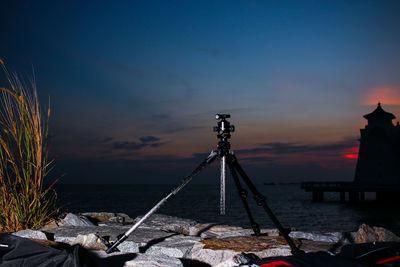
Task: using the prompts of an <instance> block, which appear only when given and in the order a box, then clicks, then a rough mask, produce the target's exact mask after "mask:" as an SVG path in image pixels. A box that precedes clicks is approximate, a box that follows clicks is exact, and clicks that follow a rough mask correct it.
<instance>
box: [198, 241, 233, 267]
mask: <svg viewBox="0 0 400 267" xmlns="http://www.w3.org/2000/svg"><path fill="white" fill-rule="evenodd" d="M190 254H191V255H190V258H191V259H192V260H197V261H200V262H204V263H207V264H209V265H211V266H221V267H222V266H235V265H236V263H235V261H234V257H235V256H236V255H237V254H239V253H238V252H235V251H233V250H212V249H205V248H204V244H202V243H196V244H195V245H194V246H193V248H192V250H191V252H190Z"/></svg>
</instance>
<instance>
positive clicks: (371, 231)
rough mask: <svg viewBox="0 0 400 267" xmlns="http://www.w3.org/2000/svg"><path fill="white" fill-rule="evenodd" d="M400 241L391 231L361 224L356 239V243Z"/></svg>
mask: <svg viewBox="0 0 400 267" xmlns="http://www.w3.org/2000/svg"><path fill="white" fill-rule="evenodd" d="M389 241H397V242H399V241H400V238H399V237H398V236H397V235H395V234H394V233H392V232H391V231H389V230H387V229H385V228H382V227H375V226H374V227H370V226H368V225H366V224H361V225H360V227H359V228H358V231H357V233H356V235H355V237H354V242H355V243H370V242H389Z"/></svg>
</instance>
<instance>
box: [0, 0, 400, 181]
mask: <svg viewBox="0 0 400 267" xmlns="http://www.w3.org/2000/svg"><path fill="white" fill-rule="evenodd" d="M399 12H400V2H398V1H108V2H106V1H95V2H94V1H93V2H90V1H2V2H1V3H0V33H1V41H0V58H2V59H3V60H4V61H5V62H6V65H7V66H8V68H9V69H11V70H13V71H16V72H18V73H19V74H20V75H21V76H23V77H27V76H29V75H31V73H32V66H33V67H34V69H35V75H36V80H37V86H38V91H39V94H40V96H41V100H42V103H43V104H46V103H47V99H48V97H50V99H51V108H52V119H51V133H52V137H53V138H52V144H51V151H52V154H53V156H54V157H55V158H56V168H55V171H56V172H57V173H65V174H66V175H65V176H63V178H62V179H61V181H62V182H66V183H74V182H85V183H94V182H98V183H110V182H112V183H157V182H162V183H176V182H177V181H179V180H180V179H181V178H183V177H184V176H185V175H186V174H188V172H189V171H190V170H191V169H192V168H194V167H195V166H196V165H197V163H198V162H199V161H201V160H202V158H203V157H204V156H205V155H206V154H207V153H209V151H210V150H211V149H213V148H214V147H215V145H216V143H217V139H216V137H215V134H214V133H213V132H212V126H214V125H215V124H216V121H215V120H214V114H215V113H218V112H227V113H231V115H232V119H231V121H232V123H233V124H235V125H236V128H237V131H236V132H235V133H234V134H233V137H232V148H233V149H234V150H235V151H236V153H237V155H238V157H239V159H241V162H242V165H243V166H244V167H245V169H246V170H247V171H248V173H249V174H250V175H251V176H252V179H254V180H255V181H257V182H262V181H275V182H276V181H285V182H286V181H299V180H351V179H352V178H353V175H354V168H355V163H356V160H355V159H348V158H346V157H345V155H346V154H351V153H356V148H355V147H357V146H358V141H357V138H358V137H359V129H360V128H361V127H364V125H365V120H364V119H363V118H362V115H364V114H366V113H369V112H371V111H372V110H373V109H374V108H375V106H376V104H377V102H378V101H381V102H382V104H383V107H384V109H386V110H387V111H389V112H393V113H394V114H395V115H398V114H400V108H399V105H400V75H399V74H400V61H399V58H400V49H399V47H400V32H399V31H400V30H399V29H400V16H398V14H399ZM218 172H219V170H218V168H217V167H214V168H211V169H210V170H208V171H207V172H206V174H204V175H202V176H201V177H199V178H198V180H200V182H214V180H215V181H217V180H218ZM54 175H56V174H54Z"/></svg>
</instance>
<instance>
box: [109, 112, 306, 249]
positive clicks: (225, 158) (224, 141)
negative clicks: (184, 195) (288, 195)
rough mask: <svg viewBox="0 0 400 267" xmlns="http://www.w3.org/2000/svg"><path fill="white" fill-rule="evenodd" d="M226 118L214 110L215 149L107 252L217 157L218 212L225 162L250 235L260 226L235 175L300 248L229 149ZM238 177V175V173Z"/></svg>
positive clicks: (292, 246)
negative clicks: (249, 229)
mask: <svg viewBox="0 0 400 267" xmlns="http://www.w3.org/2000/svg"><path fill="white" fill-rule="evenodd" d="M227 118H230V115H229V114H217V115H216V119H217V120H218V126H216V127H214V131H215V132H218V134H217V138H219V139H220V140H219V142H218V145H217V151H211V153H210V155H208V156H207V157H206V158H205V159H204V160H203V161H202V162H201V163H200V164H199V165H198V166H197V168H196V169H194V170H193V171H192V173H191V174H190V175H189V176H187V177H186V178H185V179H183V180H182V181H181V183H180V184H179V185H178V186H177V187H176V188H175V189H173V190H172V191H171V192H170V193H169V194H168V195H167V196H166V197H164V198H163V199H161V200H160V201H159V202H158V203H157V204H156V205H155V206H154V207H153V208H152V209H151V210H149V211H148V212H147V213H146V214H145V215H144V216H143V217H142V218H141V219H140V220H139V221H138V222H136V224H134V225H133V226H132V227H131V228H130V229H129V230H128V231H126V232H125V233H124V234H122V235H120V236H118V239H117V241H115V242H114V243H113V244H112V245H111V246H110V247H109V248H108V249H107V250H106V252H107V253H111V252H113V251H114V250H115V249H116V248H117V246H118V245H120V244H121V243H122V242H124V241H125V240H126V239H127V238H128V236H129V235H130V234H131V233H132V232H133V231H135V230H136V229H137V228H138V227H139V226H140V225H141V224H142V223H143V222H144V221H145V220H146V219H147V218H148V217H150V215H152V214H153V213H154V212H156V211H157V210H158V209H159V208H160V207H161V206H162V205H163V204H164V203H165V202H167V201H168V200H169V199H171V198H172V197H173V196H175V195H176V194H177V193H178V192H179V191H180V190H181V189H182V188H183V187H185V186H186V185H187V184H188V183H189V182H190V181H191V180H192V179H193V178H194V177H195V176H196V175H198V174H199V173H200V172H201V171H202V170H203V169H204V168H205V167H207V166H208V165H210V164H211V163H212V162H213V161H214V160H215V159H216V158H217V157H219V158H220V159H221V198H220V213H221V214H225V179H226V165H228V168H229V171H230V173H231V174H232V178H233V181H234V183H235V186H236V188H237V191H238V194H239V196H240V198H241V200H242V202H243V205H244V208H245V210H246V213H247V216H248V218H249V221H250V225H251V227H252V229H253V231H254V235H256V236H259V235H260V234H261V233H260V226H259V224H258V223H256V222H255V220H254V218H253V215H252V214H251V211H250V207H249V205H248V203H247V195H248V192H247V191H246V190H245V189H244V188H243V187H242V185H241V183H240V180H239V178H240V177H241V178H242V180H243V182H244V183H245V184H246V185H247V187H248V188H249V189H250V191H251V193H252V194H253V196H254V199H255V201H256V203H257V205H259V206H262V207H263V209H264V210H265V212H266V213H267V215H268V216H269V217H270V219H271V221H272V222H273V223H274V225H275V226H276V228H277V229H278V231H279V234H280V235H281V236H283V238H284V239H285V240H286V242H287V244H288V245H289V246H290V249H291V252H292V254H293V255H294V254H298V253H301V252H302V251H301V250H300V249H299V248H297V247H296V245H295V244H294V242H293V240H292V239H291V238H290V237H289V230H287V229H284V228H283V227H282V225H281V223H280V222H279V221H278V219H277V218H276V217H275V215H274V213H273V212H272V210H271V209H270V208H269V207H268V205H267V202H266V198H265V196H263V195H262V194H260V193H259V192H258V190H257V188H256V187H255V186H254V184H253V183H252V182H251V180H250V178H249V177H248V176H247V174H246V173H245V171H244V170H243V169H242V167H241V166H240V165H239V162H238V160H237V158H236V156H235V155H234V153H233V152H232V151H230V147H231V145H230V143H229V138H230V137H231V134H230V133H231V132H234V130H235V127H234V126H233V125H230V123H229V121H227V120H226V119H227ZM238 174H239V175H240V177H239V175H238Z"/></svg>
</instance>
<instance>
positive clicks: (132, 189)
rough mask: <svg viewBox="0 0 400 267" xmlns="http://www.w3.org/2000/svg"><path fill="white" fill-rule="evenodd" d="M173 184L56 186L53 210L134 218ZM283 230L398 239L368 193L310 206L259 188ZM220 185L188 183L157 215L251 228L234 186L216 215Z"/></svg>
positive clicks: (292, 193)
mask: <svg viewBox="0 0 400 267" xmlns="http://www.w3.org/2000/svg"><path fill="white" fill-rule="evenodd" d="M175 186H176V185H170V184H57V185H56V187H55V188H56V192H57V195H58V199H57V207H59V208H60V209H61V210H64V211H67V212H73V213H81V212H100V211H105V212H115V213H126V214H128V215H129V216H130V217H132V218H135V217H137V216H139V215H143V214H145V213H146V212H148V211H149V210H150V209H151V208H152V207H153V206H154V205H155V204H157V203H158V201H160V200H161V199H162V198H163V197H165V196H166V194H167V193H169V192H170V191H171V189H173V188H174V187H175ZM256 186H257V189H258V191H259V192H260V193H261V194H263V195H264V196H265V197H266V198H267V204H268V205H269V207H270V208H271V209H272V211H273V212H274V214H275V215H276V217H277V218H278V220H279V221H280V222H281V224H282V225H283V226H284V227H291V228H295V229H297V230H301V231H324V232H331V231H341V232H350V231H356V230H357V229H358V227H359V225H361V224H362V223H366V224H368V225H370V226H379V227H385V228H387V229H389V230H390V231H392V232H394V233H396V234H400V214H399V213H397V212H393V208H394V205H393V206H392V205H388V204H384V205H382V204H379V203H377V202H375V201H373V199H374V196H373V195H370V194H367V195H366V201H365V202H362V203H356V204H350V203H340V202H339V196H338V193H336V194H335V193H326V194H325V201H324V202H312V199H311V193H308V192H304V191H303V190H302V189H300V184H298V183H288V184H285V183H279V184H258V185H256ZM219 190H220V188H219V185H217V184H215V185H212V184H188V185H187V186H186V187H184V188H183V189H182V190H181V191H180V192H179V193H178V194H177V195H176V196H175V197H174V198H172V199H170V200H169V201H168V202H166V203H165V204H164V205H163V206H162V207H161V208H160V209H159V210H158V211H157V213H160V214H166V215H171V216H177V217H182V218H190V219H194V220H197V221H199V222H202V223H220V224H228V225H235V226H241V227H244V228H251V227H250V224H249V220H248V217H247V214H246V212H245V209H244V207H243V204H242V202H241V200H240V197H239V196H238V194H237V191H236V187H234V185H233V184H228V185H227V188H226V215H224V216H222V215H219ZM247 199H248V203H249V206H250V209H251V211H252V214H253V216H254V219H255V220H256V222H257V223H259V224H260V227H261V228H274V225H273V223H272V221H271V220H270V219H269V217H268V215H267V214H266V213H265V211H264V210H263V209H262V207H259V206H258V205H257V204H256V203H255V201H254V199H253V196H252V194H251V193H249V196H248V198H247Z"/></svg>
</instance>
